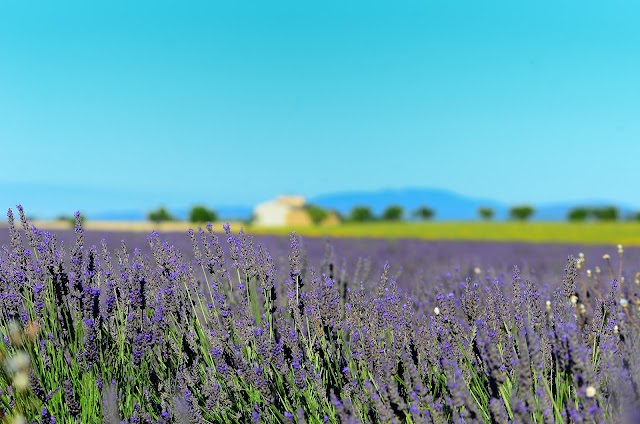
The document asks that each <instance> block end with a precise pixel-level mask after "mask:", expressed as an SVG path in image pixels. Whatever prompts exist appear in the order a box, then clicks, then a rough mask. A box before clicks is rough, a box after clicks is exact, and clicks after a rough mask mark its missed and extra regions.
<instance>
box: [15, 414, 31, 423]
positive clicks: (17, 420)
mask: <svg viewBox="0 0 640 424" xmlns="http://www.w3.org/2000/svg"><path fill="white" fill-rule="evenodd" d="M11 424H27V419H26V418H25V417H24V416H23V415H22V414H16V415H14V416H13V418H12V419H11Z"/></svg>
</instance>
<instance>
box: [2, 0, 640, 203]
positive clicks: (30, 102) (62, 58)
mask: <svg viewBox="0 0 640 424" xmlns="http://www.w3.org/2000/svg"><path fill="white" fill-rule="evenodd" d="M639 14H640V3H638V2H637V1H609V2H603V1H588V0H582V1H558V0H553V1H547V0H536V1H519V2H514V1H512V0H504V1H487V2H478V1H475V0H464V1H462V0H442V1H429V0H422V1H397V2H395V1H394V2H390V1H387V2H380V1H372V0H366V1H355V0H354V1H346V0H340V1H331V0H323V1H304V2H301V1H286V2H285V1H268V2H265V1H225V2H221V1H183V2H176V1H159V0H153V1H145V0H136V1H122V0H110V1H92V2H87V1H56V2H51V1H28V2H27V1H17V0H13V1H9V0H0V145H1V146H2V153H1V154H0V166H1V167H2V173H1V174H0V183H4V184H5V186H6V185H7V184H10V185H11V184H13V185H15V187H18V186H19V184H26V183H30V184H31V183H32V184H31V185H28V187H34V186H38V185H42V184H47V187H48V186H51V187H56V189H62V188H63V187H76V188H77V187H84V188H85V189H84V191H83V192H85V193H86V192H89V191H92V190H93V191H94V192H95V193H111V194H109V195H108V196H112V198H109V199H108V202H109V204H116V203H118V202H121V204H118V205H117V207H116V206H115V205H114V209H127V208H128V207H130V206H132V205H134V204H136V203H135V201H134V200H135V199H140V198H142V197H144V198H145V199H147V200H146V201H147V202H148V203H156V204H157V203H165V204H166V203H168V204H170V205H171V203H172V202H173V203H175V204H178V203H180V202H186V201H190V200H193V201H203V202H206V203H208V204H210V205H216V204H252V203H254V202H257V201H261V200H264V199H267V198H270V197H272V196H274V195H276V194H279V193H283V192H288V193H300V194H304V195H307V196H314V195H318V194H322V193H329V192H335V191H345V190H360V189H365V190H372V189H378V188H389V187H392V188H395V187H438V188H444V189H449V190H453V191H456V192H459V193H462V194H465V195H473V196H477V197H488V198H493V199H496V200H499V201H503V202H511V203H515V202H536V203H539V202H554V201H563V200H568V201H571V200H579V199H590V198H604V199H610V200H613V201H616V202H620V203H626V204H630V205H633V206H637V207H640V198H638V195H637V193H638V191H637V189H635V188H634V187H635V186H636V185H637V181H638V175H639V174H638V172H639V171H638V169H639V168H638V158H640V143H639V142H638V141H639V140H640V137H639V136H640V121H639V120H638V116H640V77H639V75H640V54H639V53H638V49H637V46H638V45H640V26H638V25H637V17H638V16H640V15H639ZM81 191H82V190H81ZM35 192H36V191H33V192H31V191H29V189H25V192H24V195H25V197H26V198H27V199H24V200H22V202H23V203H27V204H28V203H29V201H31V200H30V199H29V196H31V195H35V194H33V193H35ZM118 193H122V196H118V195H117V194H118ZM145 196H146V197H145ZM127 199H129V200H127ZM13 200H14V199H13V198H12V199H10V200H7V201H13ZM73 200H74V201H76V202H77V204H74V205H69V209H70V210H75V209H82V208H83V207H85V206H86V205H85V204H86V203H89V202H93V201H94V200H90V199H89V197H87V198H83V197H82V196H79V197H78V198H77V199H75V198H74V199H73ZM5 206H6V207H8V206H12V205H11V204H9V205H5ZM5 206H3V207H5Z"/></svg>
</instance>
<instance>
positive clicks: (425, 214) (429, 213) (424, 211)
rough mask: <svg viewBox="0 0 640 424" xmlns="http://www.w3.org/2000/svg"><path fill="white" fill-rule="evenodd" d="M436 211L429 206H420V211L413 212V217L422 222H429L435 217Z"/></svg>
mask: <svg viewBox="0 0 640 424" xmlns="http://www.w3.org/2000/svg"><path fill="white" fill-rule="evenodd" d="M435 214H436V213H435V211H434V210H433V209H431V208H430V207H428V206H424V205H423V206H420V207H419V208H418V209H416V210H415V211H413V216H414V217H416V218H418V219H420V220H422V221H428V220H430V219H431V218H433V217H434V216H435Z"/></svg>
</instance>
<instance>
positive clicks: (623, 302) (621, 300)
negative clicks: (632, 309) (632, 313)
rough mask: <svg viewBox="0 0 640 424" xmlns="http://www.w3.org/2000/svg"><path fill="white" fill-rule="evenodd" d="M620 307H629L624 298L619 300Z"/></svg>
mask: <svg viewBox="0 0 640 424" xmlns="http://www.w3.org/2000/svg"><path fill="white" fill-rule="evenodd" d="M620 306H622V307H623V308H626V307H627V306H629V301H628V300H627V299H625V298H622V299H620Z"/></svg>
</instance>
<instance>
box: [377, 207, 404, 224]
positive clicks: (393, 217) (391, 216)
mask: <svg viewBox="0 0 640 424" xmlns="http://www.w3.org/2000/svg"><path fill="white" fill-rule="evenodd" d="M403 217H404V209H403V208H402V206H400V205H390V206H388V207H387V208H386V209H385V210H384V212H383V213H382V219H384V220H385V221H401V220H402V218H403Z"/></svg>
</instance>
